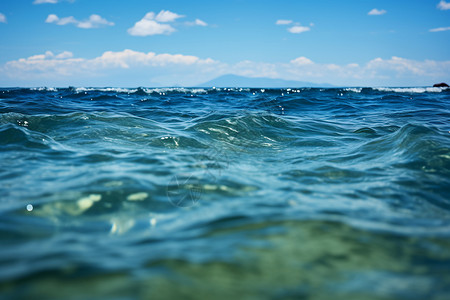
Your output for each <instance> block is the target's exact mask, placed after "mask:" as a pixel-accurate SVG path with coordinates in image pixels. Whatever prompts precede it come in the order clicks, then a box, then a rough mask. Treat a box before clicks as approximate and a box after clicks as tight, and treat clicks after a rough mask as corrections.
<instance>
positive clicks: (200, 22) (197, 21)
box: [184, 19, 208, 27]
mask: <svg viewBox="0 0 450 300" xmlns="http://www.w3.org/2000/svg"><path fill="white" fill-rule="evenodd" d="M184 24H185V25H187V26H203V27H205V26H208V23H206V22H204V21H202V20H200V19H195V21H193V22H185V23H184Z"/></svg>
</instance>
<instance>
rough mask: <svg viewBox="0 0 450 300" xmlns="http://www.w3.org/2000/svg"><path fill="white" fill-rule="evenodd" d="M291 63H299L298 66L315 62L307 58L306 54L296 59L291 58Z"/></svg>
mask: <svg viewBox="0 0 450 300" xmlns="http://www.w3.org/2000/svg"><path fill="white" fill-rule="evenodd" d="M291 64H294V65H297V66H305V65H312V64H314V63H313V61H312V60H310V59H309V58H306V57H304V56H300V57H297V58H296V59H293V60H291Z"/></svg>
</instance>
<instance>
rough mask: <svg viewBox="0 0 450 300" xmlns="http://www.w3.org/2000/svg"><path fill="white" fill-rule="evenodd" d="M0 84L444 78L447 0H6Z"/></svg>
mask: <svg viewBox="0 0 450 300" xmlns="http://www.w3.org/2000/svg"><path fill="white" fill-rule="evenodd" d="M0 36H1V40H2V42H1V44H0V86H68V85H73V86H124V87H133V86H173V85H185V86H190V85H195V84H199V83H202V82H205V81H208V80H210V79H213V78H215V77H218V76H220V75H224V74H236V75H242V76H249V77H270V78H281V79H287V80H300V81H310V82H315V83H331V84H334V85H338V86H412V85H430V84H433V83H435V82H441V81H450V1H448V2H446V1H440V0H409V1H407V0H395V1H392V0H390V1H383V0H378V1H376V0H348V1H345V0H342V1H330V0H329V1H325V0H314V1H313V0H304V1H301V0H295V1H294V0H278V1H265V0H259V1H256V0H227V1H194V0H193V1H171V0H165V1H144V0H127V1H121V0H109V1H95V0H2V1H1V2H0Z"/></svg>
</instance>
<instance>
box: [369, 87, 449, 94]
mask: <svg viewBox="0 0 450 300" xmlns="http://www.w3.org/2000/svg"><path fill="white" fill-rule="evenodd" d="M373 89H374V90H376V91H380V92H395V93H419V94H420V93H440V92H442V91H443V90H444V88H440V87H407V88H388V87H377V88H373Z"/></svg>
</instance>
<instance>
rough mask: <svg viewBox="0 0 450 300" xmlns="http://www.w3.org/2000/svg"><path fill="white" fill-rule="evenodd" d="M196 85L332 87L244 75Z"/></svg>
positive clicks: (323, 84)
mask: <svg viewBox="0 0 450 300" xmlns="http://www.w3.org/2000/svg"><path fill="white" fill-rule="evenodd" d="M197 87H249V88H297V87H332V85H331V84H327V83H312V82H305V81H295V80H283V79H272V78H265V77H256V78H255V77H244V76H237V75H232V74H229V75H223V76H220V77H217V78H215V79H213V80H210V81H208V82H205V83H202V84H199V85H197Z"/></svg>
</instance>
